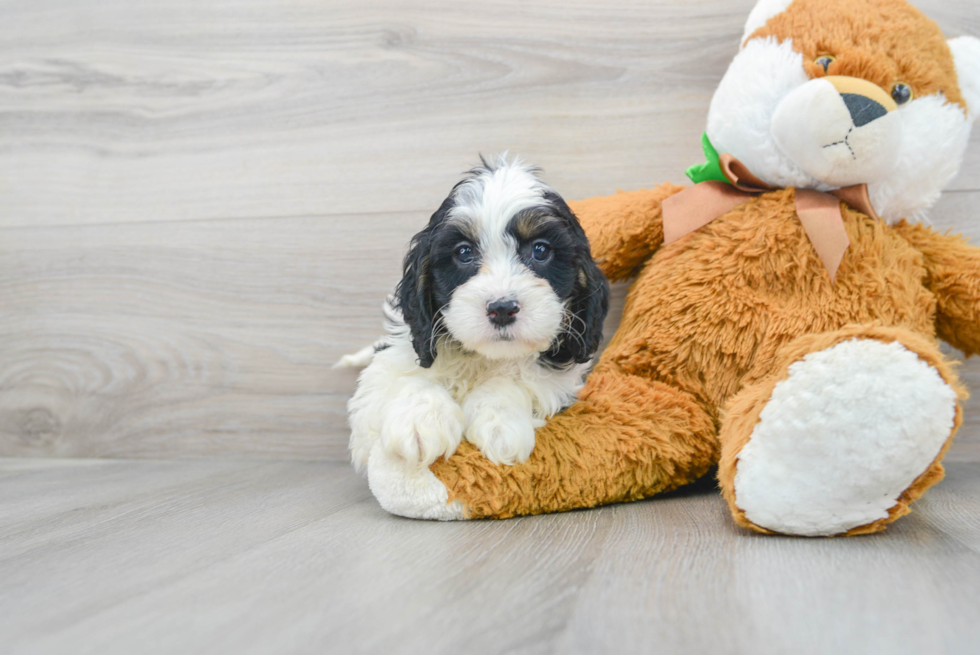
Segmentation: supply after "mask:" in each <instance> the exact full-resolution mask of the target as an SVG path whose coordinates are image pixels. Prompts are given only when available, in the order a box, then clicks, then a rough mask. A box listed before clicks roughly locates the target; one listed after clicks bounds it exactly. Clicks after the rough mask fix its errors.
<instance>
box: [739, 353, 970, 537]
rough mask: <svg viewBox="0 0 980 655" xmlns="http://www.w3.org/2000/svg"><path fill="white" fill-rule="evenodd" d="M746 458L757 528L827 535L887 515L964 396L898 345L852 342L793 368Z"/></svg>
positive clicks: (749, 504) (933, 451) (933, 452)
mask: <svg viewBox="0 0 980 655" xmlns="http://www.w3.org/2000/svg"><path fill="white" fill-rule="evenodd" d="M787 373H788V375H787V378H786V379H785V380H782V381H781V382H779V383H777V384H776V386H775V387H774V388H773V389H772V391H771V393H770V394H769V397H768V399H766V400H765V402H764V403H763V407H762V411H761V412H760V413H759V422H758V423H757V424H756V426H755V427H754V428H753V430H752V433H751V434H750V436H749V439H748V440H747V441H746V443H745V445H744V447H743V448H742V449H741V451H740V452H739V454H738V469H737V473H736V475H735V480H734V484H733V487H732V491H733V494H732V496H733V497H736V496H737V498H738V502H737V505H736V508H737V509H738V510H739V511H741V513H743V514H744V516H745V518H746V519H748V522H749V524H750V525H765V526H768V528H769V529H770V530H773V531H776V532H783V533H786V534H797V535H806V536H825V535H832V534H839V533H841V532H846V531H847V530H850V529H851V528H854V527H857V526H861V525H867V524H870V523H873V522H875V521H877V520H880V519H884V518H886V517H887V516H888V512H889V510H890V509H891V508H892V507H894V506H895V504H896V503H897V502H898V499H899V497H900V496H901V495H902V493H903V492H904V491H905V490H906V489H908V487H909V485H911V484H912V482H913V481H914V480H915V479H916V478H917V477H919V475H921V474H922V472H923V471H925V470H926V469H928V468H929V466H930V465H931V464H932V463H933V462H934V461H935V459H936V457H937V456H938V454H939V451H940V449H942V447H943V445H944V444H945V443H946V440H947V439H948V437H949V435H950V433H951V432H952V429H953V421H954V418H955V416H956V400H957V394H956V391H955V390H954V389H953V388H952V387H950V386H949V385H948V384H946V382H945V381H944V380H943V379H942V377H941V376H940V375H939V373H938V372H937V371H936V369H935V368H934V367H932V366H930V365H929V364H927V363H925V362H924V361H923V360H921V359H919V357H918V355H917V354H916V353H914V352H912V351H910V350H908V349H906V348H905V347H904V346H902V345H901V344H900V343H898V342H897V341H893V342H891V343H888V344H886V343H883V342H881V341H878V340H876V339H873V338H872V339H851V340H849V341H842V342H839V343H837V344H835V345H833V346H830V347H829V348H824V349H823V350H819V351H817V352H814V353H809V354H807V355H805V356H804V357H803V359H802V360H798V361H796V362H794V363H793V364H791V365H790V366H789V368H788V370H787Z"/></svg>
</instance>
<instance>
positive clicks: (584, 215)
mask: <svg viewBox="0 0 980 655" xmlns="http://www.w3.org/2000/svg"><path fill="white" fill-rule="evenodd" d="M683 190H684V187H680V186H674V185H673V184H670V183H666V184H661V185H660V186H658V187H656V188H654V189H641V190H639V191H629V192H623V191H620V192H619V193H616V194H614V195H611V196H599V197H595V198H588V199H586V200H578V201H572V202H569V203H568V204H569V206H570V207H571V208H572V211H573V212H575V215H576V216H577V217H578V219H579V221H580V222H581V223H582V228H583V229H584V230H585V234H586V236H588V237H589V242H590V245H591V247H592V257H593V258H594V259H595V260H596V262H597V263H598V264H599V268H601V269H602V272H603V273H605V274H606V277H608V278H609V279H610V280H612V281H618V280H625V279H627V278H630V277H632V276H633V275H635V274H636V269H637V268H639V266H640V265H641V264H643V262H645V261H646V260H647V258H648V257H650V255H652V254H653V253H654V252H655V251H656V250H657V248H659V247H660V245H661V244H662V243H663V241H664V229H663V220H662V218H661V213H660V203H662V202H663V200H664V199H665V198H667V197H669V196H672V195H674V194H675V193H677V192H679V191H683Z"/></svg>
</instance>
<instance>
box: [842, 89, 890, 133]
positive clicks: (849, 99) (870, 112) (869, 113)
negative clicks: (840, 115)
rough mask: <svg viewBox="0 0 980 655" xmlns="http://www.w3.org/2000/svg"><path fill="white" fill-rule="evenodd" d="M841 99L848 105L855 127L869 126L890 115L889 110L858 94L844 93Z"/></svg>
mask: <svg viewBox="0 0 980 655" xmlns="http://www.w3.org/2000/svg"><path fill="white" fill-rule="evenodd" d="M840 97H841V98H843V99H844V104H845V105H847V111H849V112H850V113H851V120H852V121H854V127H861V126H862V125H867V124H868V123H870V122H871V121H873V120H877V119H879V118H881V117H882V116H886V115H887V114H888V110H887V109H885V108H884V107H883V106H882V105H881V103H879V102H875V101H874V100H872V99H871V98H869V97H867V96H862V95H858V94H856V93H842V94H840Z"/></svg>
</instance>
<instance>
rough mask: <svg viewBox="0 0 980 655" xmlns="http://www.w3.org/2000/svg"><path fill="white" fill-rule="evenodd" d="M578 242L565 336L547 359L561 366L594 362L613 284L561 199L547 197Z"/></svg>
mask: <svg viewBox="0 0 980 655" xmlns="http://www.w3.org/2000/svg"><path fill="white" fill-rule="evenodd" d="M547 195H548V196H549V197H548V199H549V201H550V202H551V204H552V206H553V207H554V208H555V210H556V211H557V213H558V214H559V215H560V216H562V218H564V219H565V221H566V224H567V225H568V230H569V232H570V233H571V235H572V238H573V239H575V242H576V243H575V268H576V271H575V286H574V290H573V291H572V296H571V297H570V298H569V300H568V311H567V313H566V317H565V321H564V324H563V326H562V332H561V334H560V335H559V336H558V338H557V339H556V340H555V343H554V344H553V345H552V347H551V350H549V351H548V352H546V353H545V354H544V355H543V358H544V359H545V360H546V361H548V362H550V363H552V364H555V365H557V366H565V365H568V364H571V363H572V362H575V363H577V364H584V363H585V362H587V361H589V360H590V359H592V356H593V355H595V352H596V350H598V349H599V344H601V343H602V323H603V321H605V320H606V314H608V313H609V281H608V280H607V279H606V276H605V275H603V274H602V271H600V270H599V267H598V266H596V264H595V262H594V261H593V259H592V250H591V249H590V248H589V239H588V237H586V236H585V231H584V230H582V226H581V225H579V222H578V219H577V218H575V214H573V213H572V210H571V209H570V208H569V207H568V205H567V204H566V203H565V201H564V200H563V199H562V198H561V197H560V196H557V195H555V196H551V194H547Z"/></svg>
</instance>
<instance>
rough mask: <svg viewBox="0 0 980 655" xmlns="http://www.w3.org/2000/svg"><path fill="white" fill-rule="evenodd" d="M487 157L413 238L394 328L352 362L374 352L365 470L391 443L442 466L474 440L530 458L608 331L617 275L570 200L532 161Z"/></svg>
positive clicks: (356, 434) (355, 443) (352, 407)
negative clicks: (602, 265) (595, 250)
mask: <svg viewBox="0 0 980 655" xmlns="http://www.w3.org/2000/svg"><path fill="white" fill-rule="evenodd" d="M481 161H482V166H480V167H478V168H475V169H473V170H472V171H470V173H469V174H468V175H467V177H466V178H465V179H463V180H462V181H461V182H459V183H458V184H457V185H456V186H455V187H454V188H453V190H452V192H451V193H450V194H449V197H448V198H446V200H445V201H444V202H443V203H442V206H441V207H439V210H438V211H436V213H435V214H433V215H432V218H431V219H430V220H429V224H428V226H427V227H426V228H425V229H424V230H422V231H421V232H420V233H418V234H417V235H415V237H414V238H413V239H412V243H411V246H410V249H409V253H408V255H407V256H406V257H405V263H404V277H403V278H402V280H401V282H400V283H399V284H398V287H397V289H396V291H395V294H394V296H393V298H391V299H389V302H388V306H387V307H386V314H387V315H388V320H389V324H388V332H389V335H388V336H387V337H385V338H384V339H382V341H380V342H378V343H377V344H375V345H374V346H372V347H369V348H367V349H365V350H363V351H361V352H360V353H358V354H355V355H352V356H349V357H348V358H345V359H344V360H341V365H358V364H362V365H363V364H364V363H366V362H367V361H370V364H368V366H367V368H366V369H365V370H364V371H363V372H362V373H361V376H360V379H359V381H358V387H357V391H356V393H355V394H354V397H353V398H352V399H351V401H350V403H349V405H348V409H349V413H350V426H351V440H350V450H351V455H352V459H353V461H354V464H355V466H356V467H357V468H358V469H363V468H364V467H365V466H366V465H367V461H368V458H369V456H370V453H371V450H372V449H373V448H375V447H376V446H377V445H378V444H380V446H381V447H382V448H383V449H384V450H385V451H386V452H387V454H388V455H391V456H395V457H399V458H401V459H403V460H405V461H406V462H408V463H410V464H412V465H417V466H428V465H429V464H431V463H432V462H434V461H435V460H436V459H438V458H439V457H441V456H445V457H449V456H450V455H452V454H453V453H454V452H455V451H456V447H457V446H458V445H459V443H460V440H461V439H463V438H465V439H466V440H467V441H469V442H470V443H472V444H474V445H475V446H476V447H478V448H479V449H480V451H481V452H482V453H483V454H484V456H486V457H487V458H488V459H489V460H491V461H493V462H496V463H498V464H514V463H519V462H523V461H525V460H526V459H527V458H528V457H530V455H531V451H532V450H533V448H534V430H535V428H537V427H541V426H542V425H544V423H545V420H546V419H547V418H548V417H550V416H552V415H553V414H555V413H557V412H559V411H560V410H562V409H563V408H565V407H567V406H568V405H570V404H571V403H572V402H573V401H574V399H575V395H576V393H577V392H578V390H579V389H580V388H581V386H582V384H583V381H584V377H585V374H586V373H587V371H588V366H589V363H590V361H591V359H592V356H593V355H594V354H595V352H596V349H597V348H598V346H599V344H600V342H601V340H602V322H603V319H604V318H605V316H606V312H607V310H608V304H609V284H608V282H607V281H606V279H605V277H604V276H603V274H602V273H601V272H600V271H599V269H598V268H597V267H596V265H595V263H593V261H592V255H591V252H590V249H589V242H588V239H587V238H586V236H585V233H584V232H583V231H582V227H581V226H580V225H579V223H578V220H577V219H576V218H575V216H574V214H572V211H571V210H570V209H569V208H568V205H567V204H565V201H564V200H562V198H561V197H560V196H559V195H558V194H557V193H555V192H554V191H553V190H552V189H551V188H550V187H548V186H547V185H545V184H544V183H543V182H542V181H541V180H540V179H538V177H537V175H536V173H537V171H536V169H534V168H533V167H530V166H528V165H526V164H524V163H522V162H521V161H520V160H519V159H514V160H508V159H507V157H506V156H500V157H497V158H495V159H493V160H492V162H490V163H488V162H487V161H486V160H485V159H482V158H481Z"/></svg>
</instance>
